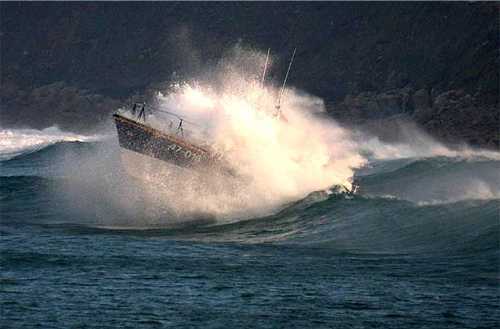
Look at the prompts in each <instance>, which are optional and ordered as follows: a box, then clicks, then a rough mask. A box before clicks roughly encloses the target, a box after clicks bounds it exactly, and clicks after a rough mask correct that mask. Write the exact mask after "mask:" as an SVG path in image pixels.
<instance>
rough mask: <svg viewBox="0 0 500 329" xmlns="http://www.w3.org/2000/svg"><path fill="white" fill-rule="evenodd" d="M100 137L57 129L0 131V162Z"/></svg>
mask: <svg viewBox="0 0 500 329" xmlns="http://www.w3.org/2000/svg"><path fill="white" fill-rule="evenodd" d="M100 138H102V136H98V135H92V136H85V135H79V134H75V133H71V132H65V131H61V130H60V129H59V128H58V127H50V128H46V129H43V130H37V129H0V161H4V160H9V159H12V158H14V157H16V156H19V155H22V154H28V153H32V152H35V151H37V150H40V149H43V148H45V147H47V146H50V145H53V144H55V143H59V142H91V141H96V140H98V139H100Z"/></svg>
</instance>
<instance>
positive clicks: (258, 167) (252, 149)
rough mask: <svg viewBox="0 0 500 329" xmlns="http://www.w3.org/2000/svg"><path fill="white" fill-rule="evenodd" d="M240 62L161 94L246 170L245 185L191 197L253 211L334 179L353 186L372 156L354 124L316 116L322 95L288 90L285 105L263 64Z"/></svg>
mask: <svg viewBox="0 0 500 329" xmlns="http://www.w3.org/2000/svg"><path fill="white" fill-rule="evenodd" d="M240 55H242V54H241V53H240ZM243 55H244V54H243ZM252 58H254V59H255V58H256V57H255V56H254V57H252ZM241 62H242V60H241V58H236V59H234V60H233V61H231V60H227V59H226V61H225V65H224V66H223V67H221V71H220V72H217V73H216V74H215V76H216V77H217V78H216V79H215V81H198V82H194V83H190V84H188V83H184V84H176V85H173V86H172V88H171V90H169V91H167V92H159V93H158V94H157V99H156V102H157V104H158V106H159V107H160V108H161V109H162V110H166V111H170V112H176V113H177V114H179V115H181V116H183V117H185V118H186V120H190V121H191V122H194V123H196V125H197V127H194V128H195V130H199V131H202V132H203V135H202V136H196V138H197V139H198V140H203V142H204V143H207V144H210V145H211V146H212V147H214V148H215V149H216V150H217V151H218V152H220V153H222V154H224V156H225V159H226V160H227V161H228V162H229V163H230V165H231V166H232V168H234V169H235V171H236V172H237V174H238V175H239V176H240V177H245V178H247V179H245V180H244V182H240V184H238V188H231V189H230V191H226V190H225V189H224V188H221V189H220V190H219V191H218V192H219V193H217V192H216V193H215V197H214V193H213V191H212V193H210V194H208V195H205V196H204V195H196V196H193V197H194V198H196V202H192V203H197V204H200V203H203V202H204V201H205V202H206V205H207V206H208V205H209V204H210V205H212V206H211V207H210V208H212V209H211V211H217V210H221V209H224V210H223V211H222V213H224V212H233V211H235V210H239V211H241V210H243V212H252V211H255V210H262V209H270V208H273V207H276V206H278V205H280V204H282V203H285V202H289V201H292V200H297V199H299V198H302V197H304V196H305V195H307V194H308V193H310V192H312V191H318V190H325V189H328V188H330V187H332V186H334V185H343V186H346V187H348V188H349V187H350V184H351V178H352V176H353V170H354V169H355V168H358V167H360V166H362V165H363V164H364V163H365V160H364V158H363V157H362V156H360V155H359V153H358V152H357V147H356V144H354V143H352V142H351V140H352V138H351V136H350V133H349V131H347V130H345V129H343V128H341V127H340V126H339V125H337V124H336V123H335V122H334V121H332V120H326V119H324V118H322V119H319V118H317V116H316V114H317V113H321V112H324V111H325V109H324V105H323V102H322V101H321V100H320V99H319V98H317V97H314V96H311V95H308V94H306V93H304V92H300V91H297V90H295V89H287V90H285V95H286V97H285V98H283V100H282V104H281V108H280V111H281V113H278V112H277V109H276V108H275V105H276V95H277V93H278V89H277V88H275V87H274V86H272V85H267V86H263V85H262V84H261V81H260V79H259V76H258V74H256V73H255V70H256V69H260V67H261V65H255V66H254V67H252V68H249V67H248V65H246V66H245V65H244V66H243V68H244V69H242V68H241V67H239V66H237V65H236V64H233V63H241ZM252 70H253V71H252ZM279 114H281V115H279ZM194 133H196V132H194ZM184 179H185V180H187V179H188V178H184ZM222 185H224V184H222ZM188 199H189V200H192V198H188ZM229 205H232V206H229Z"/></svg>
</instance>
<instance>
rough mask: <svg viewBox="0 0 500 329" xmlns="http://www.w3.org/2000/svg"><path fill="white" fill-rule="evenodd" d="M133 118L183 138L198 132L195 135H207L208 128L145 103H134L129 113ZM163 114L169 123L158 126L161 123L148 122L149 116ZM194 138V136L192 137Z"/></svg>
mask: <svg viewBox="0 0 500 329" xmlns="http://www.w3.org/2000/svg"><path fill="white" fill-rule="evenodd" d="M129 112H130V113H131V115H132V117H133V118H134V119H135V120H138V121H142V122H144V123H148V124H150V125H151V126H153V127H155V128H158V129H161V130H168V131H169V132H171V133H175V134H177V135H180V136H182V137H186V136H185V135H193V132H196V134H195V135H198V136H200V135H206V127H204V126H202V125H199V124H197V123H195V122H192V121H191V120H187V119H186V118H184V117H182V116H180V115H178V114H176V113H174V112H170V111H167V110H164V109H159V108H157V107H153V106H150V105H147V104H144V103H134V104H133V105H132V106H131V107H130V111H129ZM156 113H161V114H163V115H166V116H167V117H168V121H167V122H162V124H161V125H159V126H158V123H159V122H149V121H148V120H147V116H148V115H149V114H156ZM191 137H193V136H191Z"/></svg>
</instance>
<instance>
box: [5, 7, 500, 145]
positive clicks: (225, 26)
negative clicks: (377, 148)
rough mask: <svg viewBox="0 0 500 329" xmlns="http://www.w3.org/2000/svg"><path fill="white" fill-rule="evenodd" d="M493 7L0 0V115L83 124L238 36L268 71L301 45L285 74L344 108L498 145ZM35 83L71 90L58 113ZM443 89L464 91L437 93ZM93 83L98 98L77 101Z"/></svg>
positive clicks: (339, 110) (277, 69)
mask: <svg viewBox="0 0 500 329" xmlns="http://www.w3.org/2000/svg"><path fill="white" fill-rule="evenodd" d="M498 8H499V7H498V5H497V4H496V3H480V2H475V3H435V2H434V3H430V2H425V3H415V2H414V3H402V2H401V3H286V4H282V3H244V2H235V3H208V2H206V3H205V2H204V3H177V2H162V3H160V2H155V3H130V2H128V3H119V2H114V3H99V2H86V3H78V2H76V3H26V2H2V3H0V28H1V31H0V45H1V58H0V60H1V77H0V78H1V86H0V96H1V103H0V106H1V108H0V114H1V121H2V125H21V124H26V125H35V126H43V125H50V120H52V122H53V123H57V124H60V125H62V126H66V127H68V128H74V129H82V128H84V126H85V127H87V126H86V125H91V124H92V122H95V120H98V119H99V118H101V117H108V114H109V112H110V111H111V110H113V109H109V107H108V106H112V104H114V102H116V101H115V100H117V101H123V100H125V99H127V98H128V97H130V96H131V95H134V94H143V93H144V91H145V90H147V89H148V87H150V86H152V85H156V84H159V83H161V82H165V81H169V80H172V79H183V78H186V77H187V78H189V77H193V76H196V75H198V74H201V73H204V70H205V69H206V68H207V67H210V66H212V65H214V64H216V63H217V61H218V60H219V59H220V58H221V57H222V56H223V55H224V54H225V52H226V51H227V50H228V49H229V48H231V47H232V46H234V45H235V44H236V43H237V42H238V41H241V43H242V44H244V45H247V46H250V47H255V48H258V49H263V50H265V49H267V48H268V47H271V49H272V51H273V53H274V54H275V55H276V63H275V66H274V68H273V69H272V70H271V72H269V74H270V75H269V76H270V78H274V79H275V80H279V79H281V78H282V77H283V75H284V71H285V70H286V66H287V65H286V61H288V58H289V55H290V50H291V49H292V48H293V47H294V46H297V47H298V51H297V56H296V61H295V64H294V68H293V70H292V74H291V75H290V79H289V82H290V85H293V86H296V87H298V88H301V89H304V90H306V91H308V92H310V93H312V94H315V95H318V96H320V97H322V98H323V99H325V102H326V104H327V105H328V109H329V112H330V113H331V114H332V115H333V116H335V117H337V118H339V119H340V120H344V121H348V122H351V123H352V122H354V123H356V122H365V121H366V120H384V119H386V118H390V117H392V116H400V115H405V116H408V117H410V118H412V119H414V120H416V121H417V122H418V123H419V124H421V125H423V127H424V128H426V129H428V130H429V131H430V132H431V133H432V134H434V135H437V136H441V137H443V138H445V139H450V140H459V139H460V140H465V141H466V142H469V143H472V144H477V145H483V146H492V147H495V146H497V145H498V131H494V129H492V127H493V125H494V124H497V123H498V116H499V114H498V113H499V109H498V81H499V80H498V79H499V78H498V67H499V58H498V49H499V38H498V31H499V20H498ZM54 83H62V84H63V85H64V86H65V87H64V88H59V87H54ZM40 88H42V91H41V93H42V94H43V93H44V92H46V91H43V90H44V88H48V89H49V90H53V91H50V92H49V94H50V95H53V96H51V97H52V98H53V100H54V102H58V97H63V95H67V96H64V97H66V98H65V100H64V101H63V102H61V104H60V105H57V106H55V108H57V109H56V110H54V113H52V112H51V111H50V110H47V109H42V105H44V106H45V105H47V106H49V105H50V104H46V103H44V102H47V100H46V99H45V98H46V97H44V96H42V95H39V94H38V93H39V92H40V91H37V92H35V90H39V89H40ZM71 88H75V89H74V90H72V89H71ZM451 91H454V92H455V93H463V94H461V95H456V96H452V95H451V94H450V95H448V96H445V95H447V93H448V92H451ZM69 95H74V96H72V97H73V98H74V99H76V100H71V97H70V96H69ZM83 95H85V96H83ZM89 95H93V96H92V97H91V98H92V99H94V101H95V102H97V104H101V105H93V106H87V105H85V104H88V102H87V103H86V101H85V99H88V97H90V96H89ZM441 95H443V96H441ZM466 95H470V96H466ZM51 97H49V98H51ZM439 97H440V98H439ZM78 100H79V101H78ZM436 103H437V104H436ZM49 107H51V108H54V106H49ZM49 112H51V113H49ZM20 113H21V114H22V115H21V114H20ZM64 113H65V114H64ZM69 113H73V114H71V115H70V114H69ZM452 113H453V115H452ZM37 115H39V117H38V116H37ZM449 116H452V117H453V118H451V117H450V118H449ZM460 120H464V121H463V122H462V121H460ZM73 123H74V124H73ZM468 129H473V130H474V131H469V130H468Z"/></svg>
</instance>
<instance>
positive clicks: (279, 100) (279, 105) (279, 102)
mask: <svg viewBox="0 0 500 329" xmlns="http://www.w3.org/2000/svg"><path fill="white" fill-rule="evenodd" d="M296 51H297V47H295V49H294V50H293V54H292V58H291V59H290V64H288V69H287V70H286V75H285V80H283V85H282V86H281V90H280V92H279V94H278V102H277V104H276V116H280V114H281V98H282V97H283V94H284V93H285V85H286V81H287V80H288V75H289V74H290V68H291V67H292V63H293V59H294V58H295V52H296Z"/></svg>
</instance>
